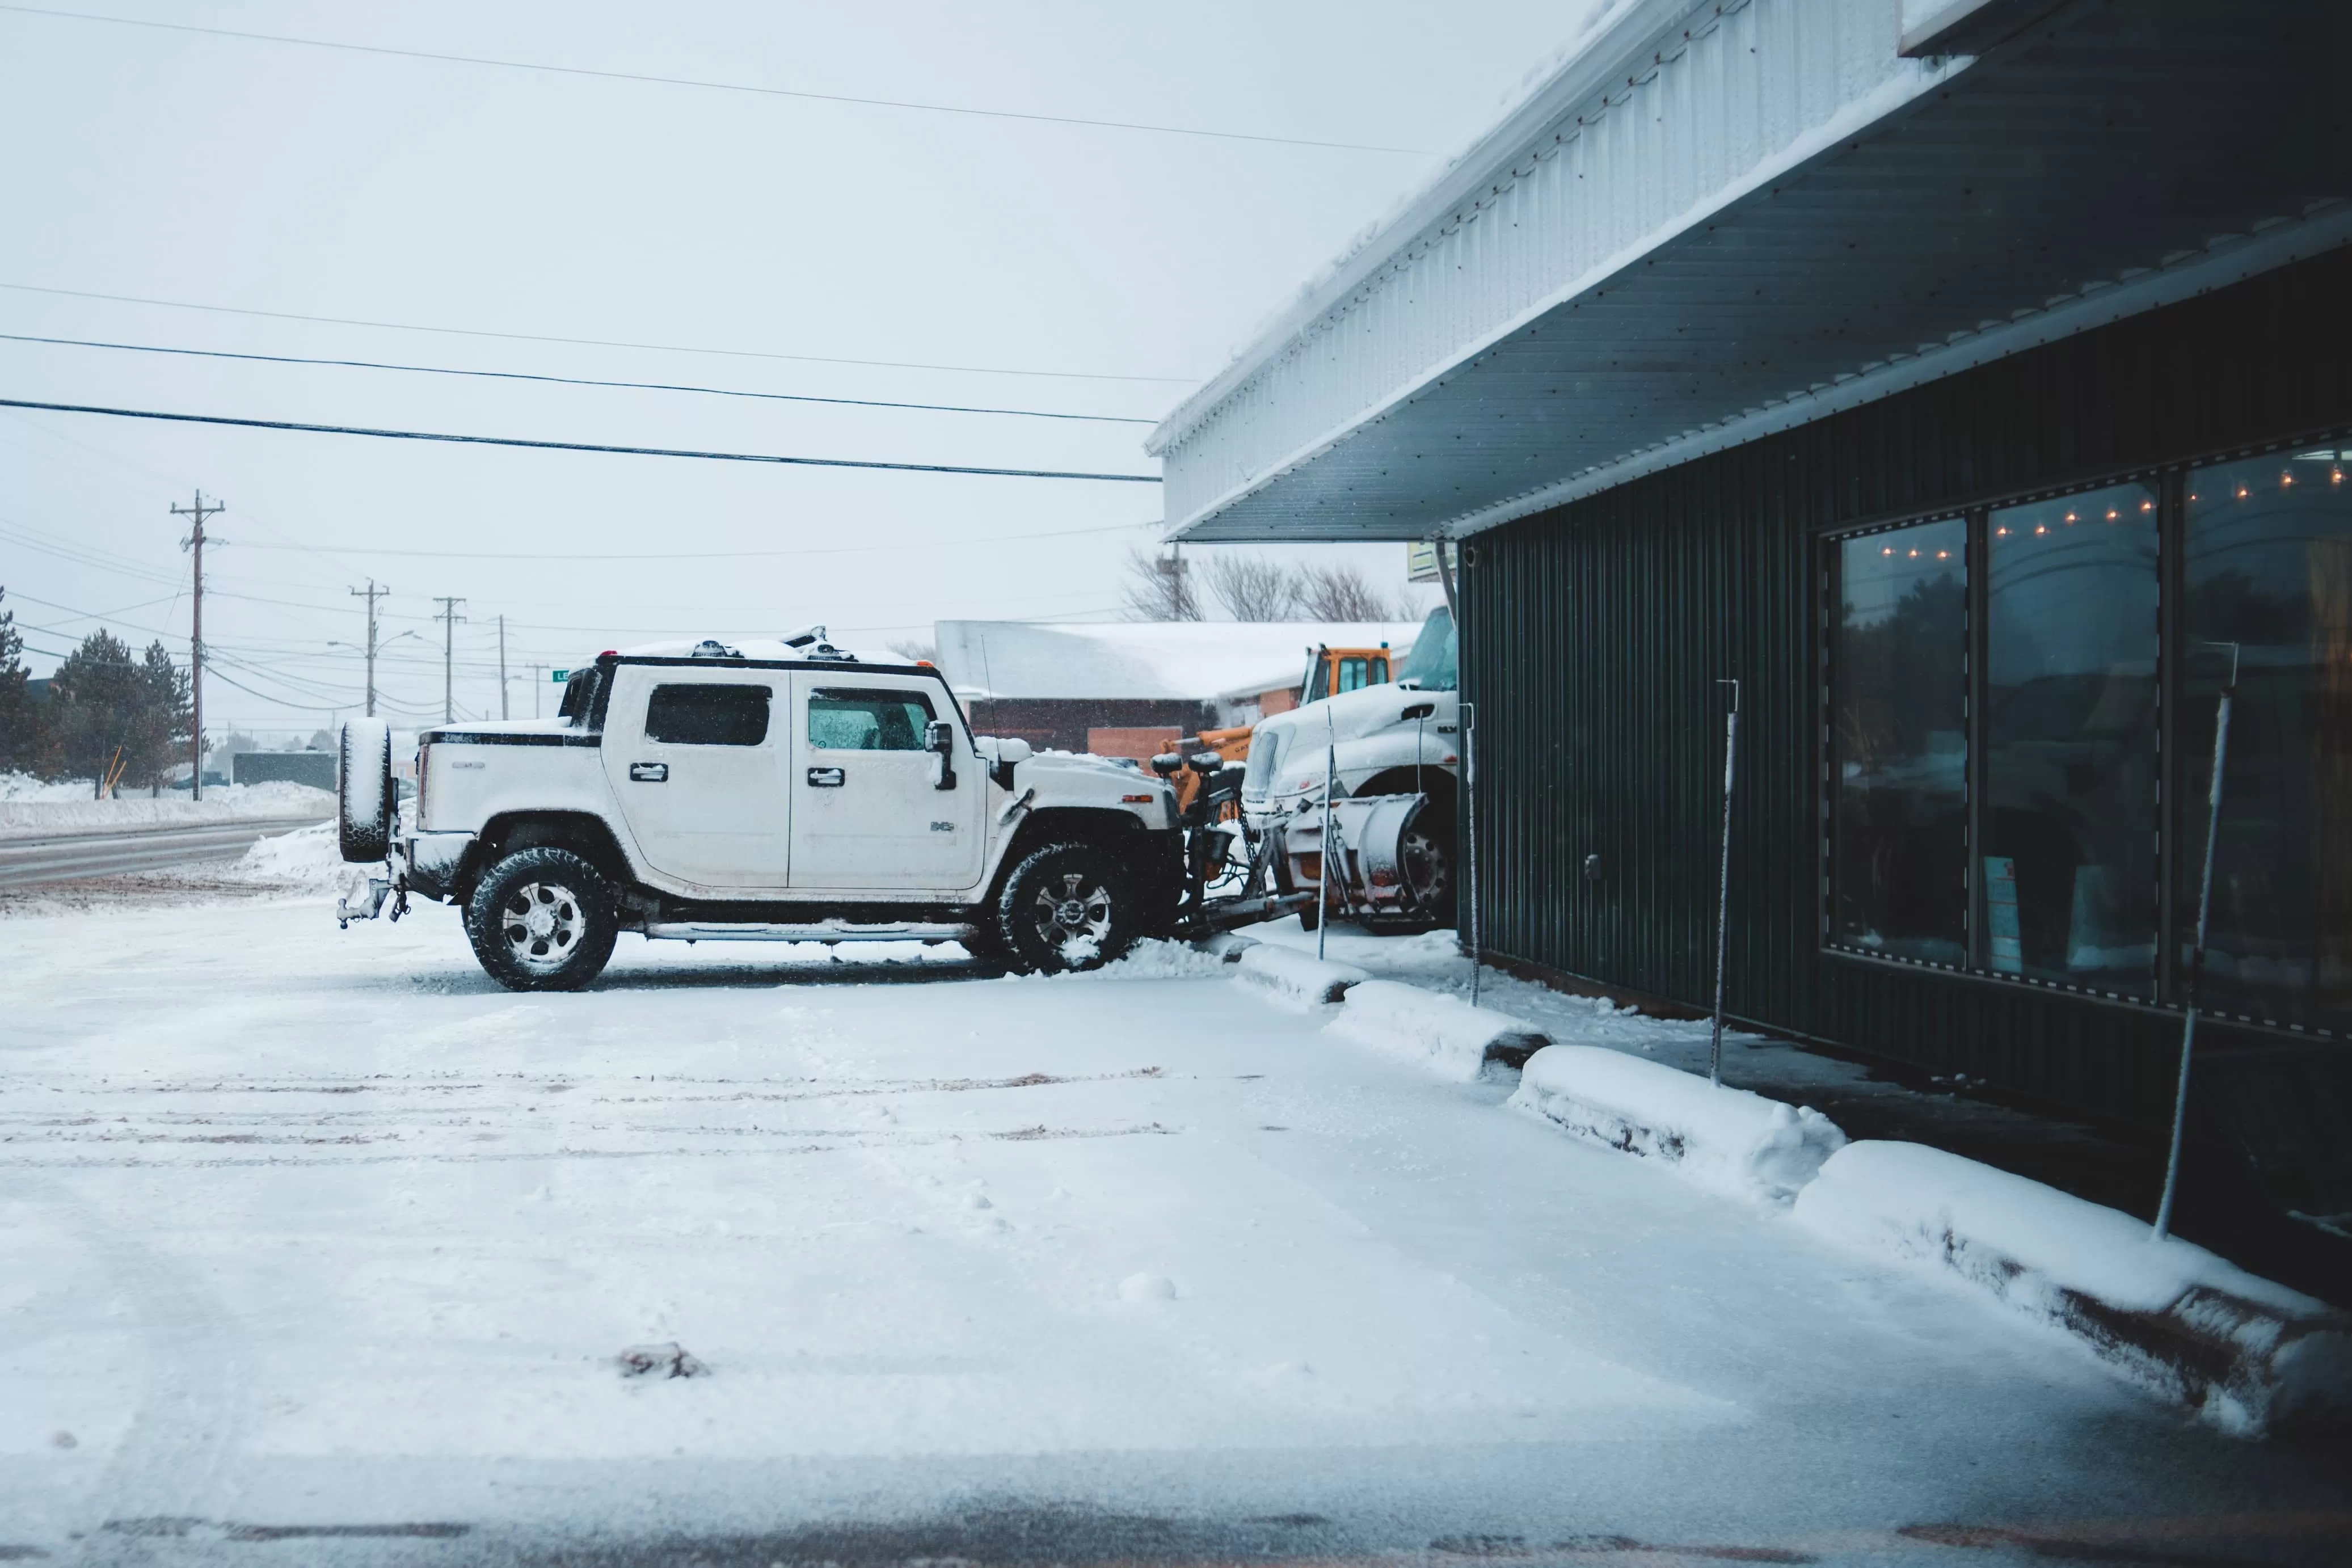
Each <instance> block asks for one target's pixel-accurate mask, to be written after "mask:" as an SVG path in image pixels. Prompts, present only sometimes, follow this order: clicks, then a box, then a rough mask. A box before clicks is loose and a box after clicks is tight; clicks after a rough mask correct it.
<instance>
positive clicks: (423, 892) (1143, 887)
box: [340, 627, 1238, 991]
mask: <svg viewBox="0 0 2352 1568" xmlns="http://www.w3.org/2000/svg"><path fill="white" fill-rule="evenodd" d="M1171 761H1172V759H1171ZM1202 764H1205V765H1208V766H1210V767H1213V764H1214V759H1213V758H1204V759H1202ZM341 774H342V777H341V802H342V825H341V834H342V851H343V858H345V859H346V860H350V861H353V862H367V861H383V862H384V864H385V868H386V873H387V874H386V875H385V876H384V877H383V878H381V879H376V880H374V881H373V882H372V883H371V885H370V887H371V893H370V897H369V898H368V899H366V900H362V902H361V903H359V904H358V905H356V906H354V905H352V904H349V903H346V905H345V906H344V907H343V909H342V910H341V911H340V913H341V915H342V917H343V918H344V919H345V920H346V921H349V920H351V919H362V918H368V917H371V916H373V915H374V914H376V913H378V912H379V911H380V910H382V909H383V903H384V900H385V899H386V897H387V896H391V897H393V898H394V904H393V915H394V919H397V918H398V917H399V914H400V912H401V911H402V910H404V908H405V905H406V900H407V897H408V895H409V894H411V893H415V894H417V895H419V896H422V897H425V898H429V899H434V900H441V901H445V902H447V903H452V904H455V905H457V907H458V908H459V909H461V910H463V911H464V915H465V921H466V931H467V935H468V936H469V937H470V938H471V940H472V942H473V947H474V952H475V956H476V957H478V959H479V960H480V961H481V964H482V967H483V968H484V969H485V970H487V971H488V973H489V974H490V976H491V977H492V978H493V979H495V980H497V981H498V982H499V984H503V985H506V986H508V987H509V988H511V989H514V990H519V991H529V990H569V989H576V988H578V987H580V986H583V985H586V984H589V983H590V982H591V981H593V979H594V978H595V977H596V975H597V974H598V973H599V972H601V971H602V970H603V969H604V964H605V962H606V961H607V960H608V959H609V958H610V957H611V956H612V952H613V944H614V939H615V938H616V937H617V936H618V935H619V933H620V932H622V931H638V932H641V933H643V934H644V935H645V936H646V937H648V938H656V939H659V938H671V939H677V940H682V941H688V942H694V941H703V940H718V939H728V938H733V939H751V940H764V941H785V942H790V941H816V942H857V941H880V940H890V941H905V940H909V939H912V940H919V941H930V942H944V941H956V942H962V943H963V944H964V945H965V946H966V947H967V948H968V949H971V950H972V951H973V952H975V954H976V955H979V956H983V957H987V958H992V959H994V960H996V961H998V962H1001V963H1005V964H1008V965H1010V966H1012V967H1013V968H1016V969H1021V970H1055V969H1082V968H1088V967H1092V966H1093V965H1096V964H1098V963H1106V962H1108V960H1110V959H1112V958H1114V957H1116V956H1118V953H1119V952H1121V951H1123V950H1124V949H1125V948H1126V947H1127V945H1128V944H1129V942H1132V941H1134V939H1135V938H1136V937H1138V936H1139V935H1146V934H1160V933H1163V932H1167V931H1173V930H1175V929H1177V928H1178V927H1179V926H1180V925H1181V924H1182V923H1184V922H1185V921H1192V923H1195V924H1197V923H1199V920H1200V910H1199V907H1198V906H1199V900H1190V901H1189V902H1188V901H1187V900H1185V897H1184V895H1185V862H1184V858H1183V854H1182V836H1181V833H1180V826H1181V825H1180V822H1179V819H1178V815H1177V807H1176V801H1175V795H1174V792H1173V791H1172V790H1171V788H1170V787H1169V785H1168V784H1167V783H1166V781H1165V779H1164V778H1160V777H1153V776H1151V775H1150V774H1147V773H1141V772H1139V771H1138V770H1136V769H1134V768H1132V767H1124V766H1119V765H1117V764H1114V763H1108V762H1105V761H1103V760H1101V759H1099V758H1095V757H1083V756H1073V755H1070V754H1068V753H1059V752H1045V753H1042V754H1032V752H1031V751H1030V748H1029V745H1028V743H1027V742H1024V741H1018V740H992V739H984V738H978V737H975V736H973V735H972V734H971V731H970V729H969V727H968V726H967V724H966V722H965V720H964V715H963V712H962V710H961V708H960V707H959V706H958V705H957V702H956V700H955V698H954V697H953V696H952V695H951V694H950V691H949V689H948V685H947V681H946V680H945V679H944V678H943V677H942V676H941V675H940V671H939V670H937V669H935V668H931V667H930V666H929V665H928V664H923V663H909V662H908V661H906V660H904V659H901V658H896V657H893V658H886V659H882V660H878V661H877V660H876V659H873V658H866V657H861V656H858V655H855V654H851V653H848V652H845V651H844V650H842V649H840V648H837V647H834V646H833V645H832V644H831V643H829V642H828V641H826V640H825V636H824V628H823V627H816V628H813V629H812V630H810V631H806V632H803V633H799V634H796V635H794V636H793V637H788V638H784V639H782V640H779V641H772V642H748V641H747V642H743V643H740V644H736V645H730V644H726V643H720V642H718V641H703V642H700V643H673V644H658V645H654V646H649V647H641V648H636V649H634V650H631V651H629V652H625V653H621V652H609V653H605V654H604V655H602V656H601V657H599V658H597V659H596V660H595V662H594V663H593V664H592V665H590V666H588V667H587V668H583V669H581V670H579V671H578V672H576V673H575V674H573V675H572V678H571V680H570V682H569V684H568V685H567V686H566V687H565V689H564V696H563V703H562V711H561V713H560V715H559V717H557V718H554V719H551V720H545V721H538V720H531V721H513V722H500V723H482V724H453V725H447V726H445V727H443V728H440V729H436V730H428V731H425V732H424V733H423V734H422V735H421V736H420V737H419V738H418V744H417V752H416V795H415V799H414V800H413V801H412V802H410V803H409V804H408V805H407V806H406V808H404V809H402V810H398V811H395V809H394V805H395V797H394V793H393V789H392V784H391V740H390V732H389V731H388V730H387V729H386V728H385V727H384V726H383V724H382V723H381V722H380V721H354V722H352V723H351V724H348V725H346V726H345V727H344V730H343V737H342V757H341ZM1233 783H1234V784H1235V785H1237V784H1238V780H1234V781H1233Z"/></svg>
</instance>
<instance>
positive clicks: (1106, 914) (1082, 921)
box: [1030, 871, 1110, 953]
mask: <svg viewBox="0 0 2352 1568" xmlns="http://www.w3.org/2000/svg"><path fill="white" fill-rule="evenodd" d="M1030 912H1031V914H1032V916H1033V918H1034V920H1035V921H1036V926H1037V935H1038V937H1039V938H1040V939H1041V940H1043V941H1044V942H1045V945H1046V946H1047V947H1049V948H1051V949H1052V950H1053V951H1054V952H1056V953H1059V952H1061V951H1062V950H1063V948H1064V947H1065V946H1066V945H1067V944H1068V943H1070V942H1074V941H1076V942H1083V941H1086V940H1087V939H1092V940H1093V942H1095V944H1096V949H1097V952H1099V951H1100V949H1101V944H1102V942H1104V941H1105V940H1106V939H1108V937H1109V935H1110V889H1108V888H1107V887H1105V886H1103V884H1102V883H1100V882H1097V881H1090V880H1089V879H1087V877H1086V875H1085V874H1084V873H1083V872H1078V871H1065V872H1064V873H1062V876H1061V886H1059V887H1058V888H1057V887H1055V885H1054V884H1053V881H1052V880H1051V879H1048V880H1047V881H1046V882H1045V884H1044V885H1043V886H1041V887H1039V888H1038V889H1037V898H1036V901H1035V902H1034V904H1033V905H1031V910H1030Z"/></svg>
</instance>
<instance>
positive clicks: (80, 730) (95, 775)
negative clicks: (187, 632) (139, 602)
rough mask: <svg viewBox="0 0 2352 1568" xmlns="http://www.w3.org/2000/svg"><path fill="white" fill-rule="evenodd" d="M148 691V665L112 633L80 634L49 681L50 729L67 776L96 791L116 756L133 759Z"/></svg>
mask: <svg viewBox="0 0 2352 1568" xmlns="http://www.w3.org/2000/svg"><path fill="white" fill-rule="evenodd" d="M149 692H150V688H149V683H148V676H147V669H146V667H145V666H144V665H143V664H141V663H139V662H138V661H136V660H134V659H133V658H131V649H130V648H129V647H126V646H125V645H124V644H123V643H122V641H121V639H120V638H118V637H115V636H114V634H113V633H111V632H110V631H108V630H106V628H104V627H103V626H101V627H100V628H99V629H98V630H97V631H94V632H92V633H90V634H89V636H88V637H84V638H82V639H81V646H80V647H78V648H76V649H74V650H73V652H72V653H70V654H68V655H67V656H66V658H65V661H64V662H63V663H61V664H59V665H58V672H57V674H56V675H55V676H54V677H53V678H51V679H50V681H49V725H50V733H51V734H52V735H54V736H55V738H56V744H57V748H58V763H59V765H60V766H61V768H62V769H63V771H64V773H65V776H67V777H68V778H86V779H89V781H90V783H91V785H92V793H94V794H95V793H99V791H100V789H101V788H102V786H103V785H104V784H105V782H106V777H107V774H108V773H110V772H112V771H113V769H114V765H115V763H116V761H117V760H118V759H119V758H129V759H131V761H133V762H135V761H136V759H137V752H138V749H139V746H140V739H141V737H140V729H141V726H142V721H144V718H145V714H146V710H147V709H148V707H149ZM126 774H127V770H126Z"/></svg>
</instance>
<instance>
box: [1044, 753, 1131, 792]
mask: <svg viewBox="0 0 2352 1568" xmlns="http://www.w3.org/2000/svg"><path fill="white" fill-rule="evenodd" d="M1013 767H1014V772H1015V775H1016V776H1017V777H1019V778H1021V779H1024V780H1032V781H1034V780H1035V779H1038V778H1041V777H1052V778H1067V779H1071V780H1073V781H1075V780H1077V779H1082V778H1083V779H1087V780H1100V781H1103V782H1105V783H1108V784H1134V783H1136V781H1138V780H1140V781H1142V783H1144V784H1150V785H1152V786H1153V787H1154V788H1155V789H1156V788H1157V787H1158V785H1159V783H1160V781H1159V780H1158V779H1157V778H1156V777H1154V776H1153V775H1152V774H1150V773H1145V772H1143V771H1142V770H1141V769H1139V768H1123V767H1121V766H1119V765H1118V763H1111V762H1105V761H1104V760H1103V759H1102V758H1100V757H1097V756H1091V755H1088V754H1087V753H1085V752H1030V753H1029V755H1028V756H1027V758H1025V759H1024V760H1023V761H1021V762H1019V763H1014V764H1013Z"/></svg>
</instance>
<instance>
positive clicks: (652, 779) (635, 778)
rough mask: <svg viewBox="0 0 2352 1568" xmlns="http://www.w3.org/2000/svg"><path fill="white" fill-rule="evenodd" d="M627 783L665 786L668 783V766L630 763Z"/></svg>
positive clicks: (665, 764) (664, 764)
mask: <svg viewBox="0 0 2352 1568" xmlns="http://www.w3.org/2000/svg"><path fill="white" fill-rule="evenodd" d="M629 782H630V783H631V784H667V783H669V764H668V763H630V764H629Z"/></svg>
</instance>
